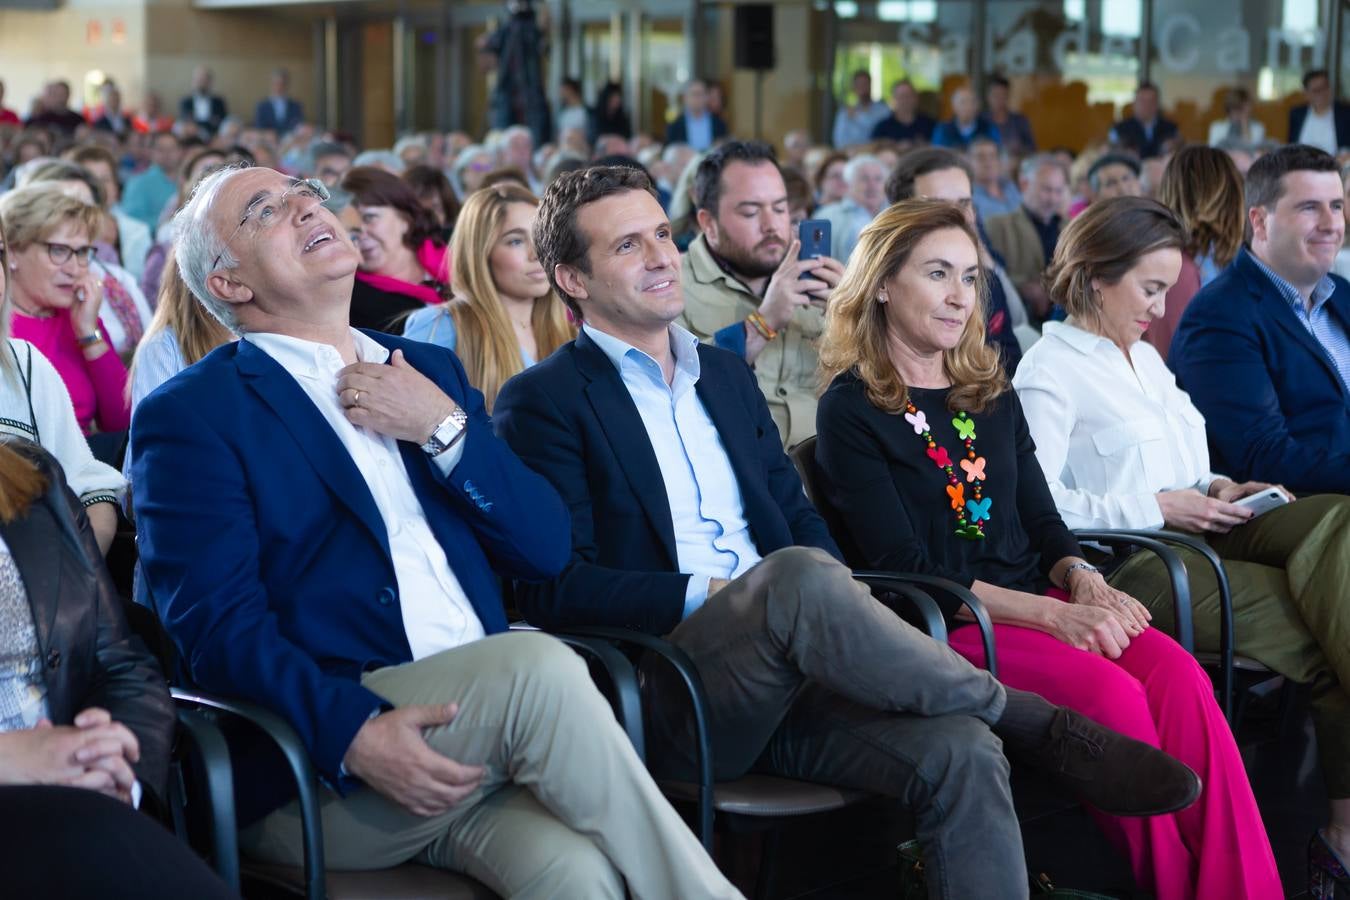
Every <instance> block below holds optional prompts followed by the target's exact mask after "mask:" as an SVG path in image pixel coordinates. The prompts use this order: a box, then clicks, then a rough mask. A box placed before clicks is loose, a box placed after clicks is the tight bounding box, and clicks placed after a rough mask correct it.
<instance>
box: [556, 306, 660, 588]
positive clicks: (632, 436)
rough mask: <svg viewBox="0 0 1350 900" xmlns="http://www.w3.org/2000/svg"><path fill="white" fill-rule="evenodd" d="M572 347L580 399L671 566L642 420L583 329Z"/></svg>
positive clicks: (620, 381) (654, 469)
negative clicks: (581, 382)
mask: <svg viewBox="0 0 1350 900" xmlns="http://www.w3.org/2000/svg"><path fill="white" fill-rule="evenodd" d="M574 348H575V351H574V352H575V354H576V360H577V368H578V369H579V370H580V371H581V374H582V376H583V377H585V378H586V380H587V381H588V382H589V383H588V384H587V385H586V399H587V400H588V401H589V402H590V404H591V408H592V409H593V410H595V416H596V418H597V419H599V420H600V427H601V428H603V429H604V432H605V436H606V437H607V438H609V443H610V446H611V447H612V448H613V450H614V458H615V459H617V460H618V462H619V467H620V468H621V469H623V473H624V476H625V477H626V478H627V479H628V485H629V487H631V488H632V490H633V495H634V496H635V497H637V499H638V503H639V504H641V506H642V511H643V512H644V513H645V514H646V516H647V519H648V521H650V522H651V524H652V527H653V528H655V529H656V533H657V535H659V536H660V538H661V545H662V546H663V547H664V548H665V550H666V555H667V556H669V557H670V565H671V566H672V567H674V566H676V565H678V557H677V554H676V550H675V522H674V520H673V519H672V518H671V514H670V499H669V498H668V497H667V496H666V489H665V479H664V478H662V476H661V465H660V463H658V462H657V461H656V452H655V451H654V450H653V449H652V443H651V439H650V438H649V437H648V436H647V426H646V425H644V424H643V423H642V416H640V415H639V414H638V410H637V405H636V404H635V403H633V398H632V396H631V395H630V394H629V393H628V388H627V387H625V386H624V383H623V379H622V378H621V377H620V376H619V373H618V371H617V370H615V368H614V364H613V363H611V362H610V361H609V357H607V356H605V353H604V351H603V350H601V349H600V348H599V347H597V346H596V344H595V341H592V340H591V339H590V337H588V336H587V334H586V332H584V331H583V332H581V333H580V334H579V335H577V340H576V344H575V345H574Z"/></svg>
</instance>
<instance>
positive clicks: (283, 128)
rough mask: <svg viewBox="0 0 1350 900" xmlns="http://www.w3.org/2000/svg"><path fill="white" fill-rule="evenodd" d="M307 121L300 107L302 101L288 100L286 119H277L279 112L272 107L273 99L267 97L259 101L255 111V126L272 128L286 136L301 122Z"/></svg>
mask: <svg viewBox="0 0 1350 900" xmlns="http://www.w3.org/2000/svg"><path fill="white" fill-rule="evenodd" d="M303 121H305V113H304V110H303V109H301V107H300V101H298V100H292V99H291V98H289V97H287V98H286V117H285V118H284V119H281V120H278V119H277V111H276V109H275V108H273V106H272V98H271V97H267V98H265V99H263V100H259V101H258V105H257V107H255V108H254V110H253V124H254V125H256V126H257V127H258V128H270V129H271V130H273V131H276V132H278V133H281V134H285V133H286V132H288V131H290V130H291V129H292V128H294V127H295V126H297V125H299V124H300V123H301V122H303Z"/></svg>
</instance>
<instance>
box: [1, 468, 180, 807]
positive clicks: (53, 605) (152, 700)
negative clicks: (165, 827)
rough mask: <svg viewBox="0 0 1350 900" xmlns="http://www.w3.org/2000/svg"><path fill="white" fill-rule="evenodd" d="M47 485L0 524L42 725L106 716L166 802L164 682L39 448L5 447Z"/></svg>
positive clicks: (60, 479)
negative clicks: (40, 694) (132, 744)
mask: <svg viewBox="0 0 1350 900" xmlns="http://www.w3.org/2000/svg"><path fill="white" fill-rule="evenodd" d="M8 446H10V447H11V448H12V449H14V450H17V451H19V452H20V453H21V454H23V455H24V456H25V457H26V458H28V459H30V460H31V461H32V462H33V463H34V464H35V465H36V466H37V467H38V468H39V469H40V470H41V471H42V474H43V475H45V476H46V478H47V483H48V485H49V486H48V488H47V491H46V493H45V494H43V496H41V497H40V498H38V499H37V500H35V501H34V502H33V505H32V506H31V507H30V508H29V510H28V512H27V514H26V515H24V516H22V517H20V518H18V519H15V520H14V521H13V522H9V523H3V522H0V536H3V537H4V540H5V544H6V545H7V546H8V547H9V552H10V553H11V554H12V555H13V557H14V562H15V564H16V565H17V566H18V569H19V574H20V575H21V576H22V577H23V583H24V587H25V589H26V590H27V593H28V604H29V606H30V607H31V608H32V611H33V624H34V625H35V626H36V628H37V641H38V652H39V653H40V654H41V658H42V659H43V660H44V662H45V663H46V666H45V673H46V681H47V708H48V716H49V718H50V719H51V720H52V722H53V723H54V724H56V725H69V724H71V723H72V721H73V719H74V718H75V716H76V715H77V714H78V713H79V712H80V711H82V710H84V709H86V708H87V707H90V706H98V707H102V708H103V709H106V710H107V711H108V712H109V713H111V714H112V717H113V719H114V720H115V721H118V722H121V723H122V724H124V725H126V726H127V727H128V728H130V729H131V731H132V733H134V734H135V735H136V739H137V740H138V741H139V742H140V748H141V759H140V762H139V763H137V764H136V765H135V767H134V768H135V771H136V777H137V778H139V779H140V782H141V787H142V789H143V790H145V791H146V792H149V793H152V794H153V795H154V797H155V798H157V799H162V798H163V797H164V796H165V793H164V789H165V785H166V781H167V778H168V765H169V747H170V742H171V741H172V738H173V730H174V711H173V701H172V700H171V699H170V697H169V688H168V685H167V683H166V682H165V680H164V674H163V673H162V672H161V671H160V668H159V665H158V664H157V663H156V662H155V659H154V657H152V656H151V655H150V653H149V651H147V650H146V648H145V645H144V644H143V643H142V642H141V640H140V638H138V637H136V636H134V635H133V634H132V633H131V631H130V629H129V628H128V627H127V620H126V617H125V615H124V614H123V611H122V600H121V599H120V598H119V597H118V596H117V592H116V591H115V590H114V588H113V584H112V579H111V578H110V577H109V575H108V570H107V568H106V567H105V566H104V564H103V554H102V553H100V552H99V549H98V544H97V543H96V542H95V540H94V533H93V530H92V529H91V528H90V527H89V520H88V518H86V517H85V514H84V509H83V508H82V507H81V506H80V503H79V501H78V500H77V499H76V497H75V495H74V494H73V493H71V491H70V489H69V488H68V487H66V480H65V475H64V473H63V472H62V471H61V467H60V465H59V464H58V463H57V462H56V461H55V460H54V459H52V457H51V456H49V455H48V454H47V453H46V452H45V451H43V450H41V449H40V448H39V447H37V445H35V444H30V443H27V442H18V441H15V442H11V443H9V444H8Z"/></svg>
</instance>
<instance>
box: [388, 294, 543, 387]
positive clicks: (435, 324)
mask: <svg viewBox="0 0 1350 900" xmlns="http://www.w3.org/2000/svg"><path fill="white" fill-rule="evenodd" d="M403 336H404V337H405V338H408V339H409V340H414V341H422V342H423V343H425V344H435V345H436V346H437V347H444V348H445V349H447V350H449V351H451V352H454V349H455V343H456V341H457V339H458V337H459V334H458V332H456V331H455V320H454V317H453V316H451V315H450V313H449V312H447V311H446V309H445V307H444V306H428V307H427V308H425V309H419V310H417V311H416V312H415V313H413V314H412V315H410V316H408V318H407V319H405V320H404V321H403ZM520 361H521V362H522V363H524V364H525V368H527V369H528V368H529V367H530V366H532V365H534V363H535V359H534V357H532V356H530V354H529V353H527V352H526V350H525V348H524V347H521V348H520ZM475 387H477V385H475Z"/></svg>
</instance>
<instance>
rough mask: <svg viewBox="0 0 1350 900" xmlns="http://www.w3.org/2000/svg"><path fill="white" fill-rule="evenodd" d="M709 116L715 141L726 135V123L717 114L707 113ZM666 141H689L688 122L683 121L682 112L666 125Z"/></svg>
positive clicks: (676, 142)
mask: <svg viewBox="0 0 1350 900" xmlns="http://www.w3.org/2000/svg"><path fill="white" fill-rule="evenodd" d="M709 116H710V117H711V118H712V139H713V142H714V143H716V142H717V141H720V140H721V139H722V138H724V137H726V136H727V123H726V122H725V121H724V120H723V119H722V117H721V116H719V115H715V114H712V113H709ZM666 143H667V144H687V143H689V124H688V123H687V122H686V121H685V119H684V115H683V114H681V115H680V117H679V118H678V119H676V120H675V121H674V122H671V123H670V124H669V125H668V126H666Z"/></svg>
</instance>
